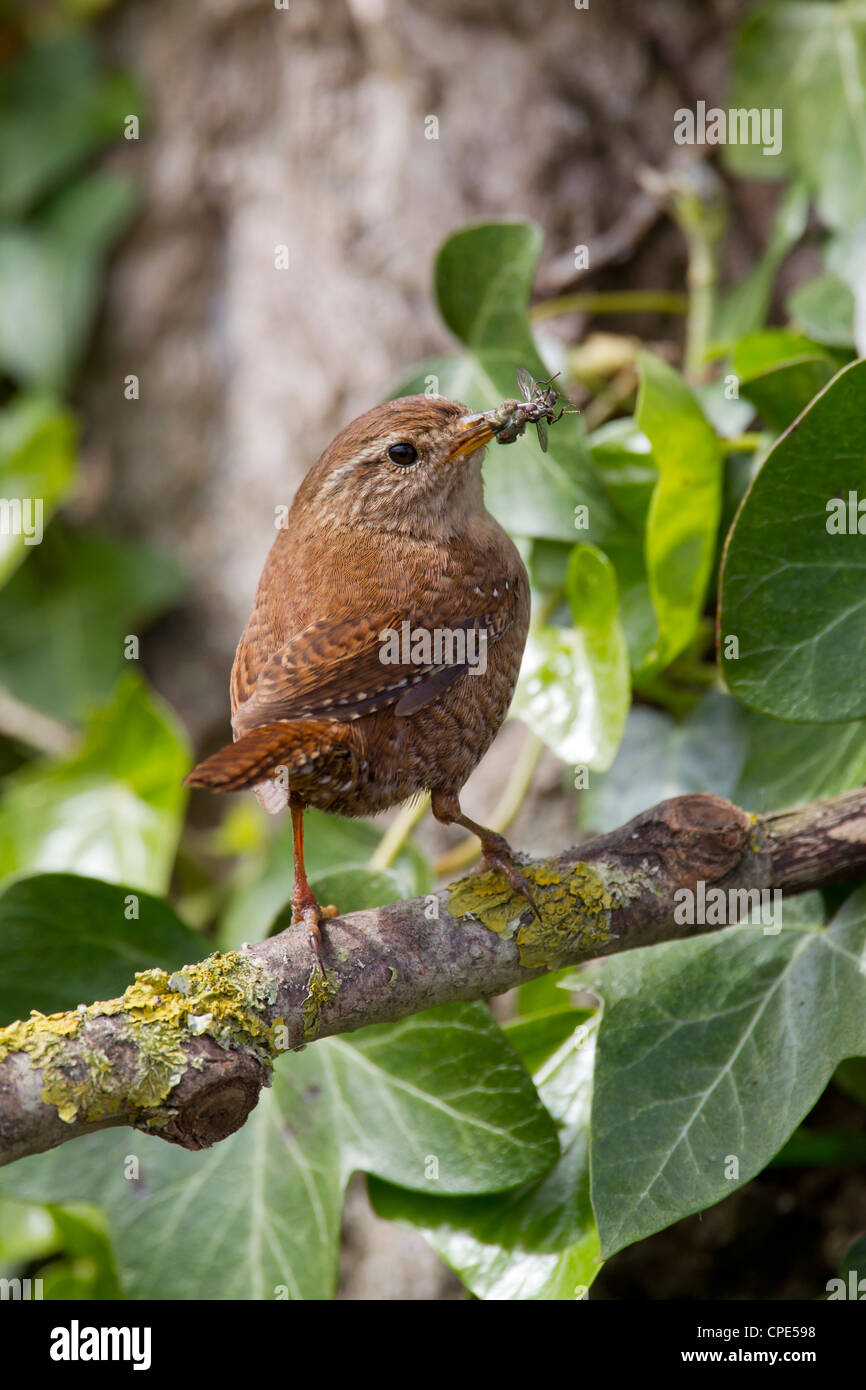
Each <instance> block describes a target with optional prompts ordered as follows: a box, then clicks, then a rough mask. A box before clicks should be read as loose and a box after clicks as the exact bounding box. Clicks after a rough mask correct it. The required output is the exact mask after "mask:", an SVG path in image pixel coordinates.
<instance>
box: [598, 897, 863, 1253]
mask: <svg viewBox="0 0 866 1390" xmlns="http://www.w3.org/2000/svg"><path fill="white" fill-rule="evenodd" d="M864 962H866V890H862V889H861V890H859V891H858V892H856V893H854V894H853V895H852V896H851V897H850V898H849V899H848V900H847V902H846V903H845V904H844V906H843V907H842V909H841V910H840V911H839V912H838V913H837V914H836V916H835V917H834V918H833V920H832V922H831V923H830V925H829V927H826V928H825V927H823V926H822V925H820V924H816V925H803V926H797V927H785V929H784V930H782V931H781V932H780V933H779V934H778V935H775V936H773V935H764V934H763V933H762V931H761V929H760V928H755V927H734V928H732V929H730V930H728V931H723V932H720V933H715V934H712V935H709V936H704V937H697V938H693V939H691V940H687V941H676V942H668V943H665V944H664V945H661V946H654V947H651V948H649V949H646V950H640V951H629V952H626V953H624V954H623V955H621V956H618V957H616V958H613V959H611V960H609V961H605V962H604V963H603V965H602V966H601V968H600V971H599V973H598V979H597V983H595V984H594V985H593V988H594V989H595V988H597V989H598V990H599V992H600V994H601V995H602V997H603V999H604V1014H603V1018H602V1024H601V1029H600V1033H599V1041H598V1057H597V1062H596V1072H595V1089H594V1097H593V1107H592V1199H593V1208H594V1210H595V1214H596V1219H597V1220H598V1225H599V1232H600V1235H601V1245H602V1253H603V1254H604V1255H606V1256H609V1255H611V1254H613V1253H614V1252H615V1251H616V1250H621V1249H622V1248H623V1247H624V1246H626V1245H630V1244H631V1243H632V1242H633V1241H636V1240H641V1239H643V1238H644V1237H645V1236H648V1235H651V1234H652V1233H653V1232H654V1231H658V1230H661V1229H662V1228H663V1227H665V1226H668V1225H670V1224H671V1223H672V1222H674V1221H678V1220H680V1219H681V1218H682V1217H683V1216H687V1215H689V1214H690V1213H692V1212H695V1211H701V1210H703V1209H704V1208H705V1207H708V1206H711V1205H712V1204H713V1203H715V1202H718V1201H721V1199H722V1198H723V1197H725V1196H727V1195H728V1194H729V1193H730V1192H732V1191H733V1190H734V1188H736V1187H739V1186H741V1185H742V1184H743V1183H745V1182H747V1181H748V1180H749V1179H750V1178H751V1177H753V1176H754V1175H755V1174H756V1173H758V1172H760V1171H761V1169H762V1168H764V1167H765V1166H766V1164H767V1163H769V1161H770V1160H771V1158H772V1157H773V1155H774V1154H775V1153H776V1152H777V1151H778V1150H779V1149H780V1148H781V1147H782V1145H783V1144H784V1143H785V1141H786V1140H787V1139H788V1138H789V1137H790V1135H791V1134H792V1133H793V1132H794V1130H795V1129H796V1128H797V1126H798V1125H799V1124H800V1122H801V1121H802V1119H803V1118H804V1116H805V1115H807V1114H808V1112H809V1111H810V1110H811V1108H812V1106H813V1105H814V1104H815V1102H816V1100H817V1099H818V1097H819V1095H820V1094H821V1092H822V1091H823V1090H824V1087H825V1086H826V1085H827V1083H828V1081H829V1080H830V1077H831V1076H832V1074H833V1071H834V1069H835V1067H836V1066H837V1065H838V1063H839V1062H841V1061H842V1059H843V1058H845V1057H850V1056H852V1055H857V1054H862V1053H863V1052H864V1051H866V1006H864V999H866V994H864V989H863V976H864ZM840 999H841V1000H845V1001H846V1003H845V1007H844V1008H840V1007H839V1000H840Z"/></svg>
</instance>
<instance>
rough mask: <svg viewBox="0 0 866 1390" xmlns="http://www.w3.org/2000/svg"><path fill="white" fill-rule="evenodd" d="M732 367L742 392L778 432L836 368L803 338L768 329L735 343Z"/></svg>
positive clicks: (775, 432) (779, 330)
mask: <svg viewBox="0 0 866 1390" xmlns="http://www.w3.org/2000/svg"><path fill="white" fill-rule="evenodd" d="M733 368H734V371H735V372H736V373H737V374H738V376H739V377H740V386H741V389H742V392H743V395H744V396H747V397H748V399H749V400H750V401H752V402H753V403H754V405H755V406H756V407H757V409H758V412H759V413H760V415H761V416H762V418H763V420H764V423H765V425H766V426H767V428H768V429H770V430H772V431H773V433H774V434H781V432H782V430H786V429H787V428H788V426H789V425H790V423H791V421H792V420H795V419H796V417H797V416H798V415H799V414H800V412H801V411H802V410H805V408H806V406H807V405H808V404H809V402H810V401H811V399H812V397H813V396H815V395H817V393H818V392H819V391H820V390H821V388H822V387H824V386H826V385H827V382H828V381H829V380H830V378H831V377H832V376H833V373H834V372H835V371H836V363H835V362H834V360H833V358H832V357H831V356H830V354H829V353H828V352H825V351H823V350H822V349H821V348H820V347H817V346H816V345H815V344H814V343H810V342H809V340H808V339H806V338H800V337H798V336H795V335H794V334H788V333H785V332H783V331H782V330H781V329H768V330H767V331H766V332H764V333H757V334H755V335H753V336H752V337H750V338H746V339H743V340H742V341H741V342H740V343H738V344H737V348H736V350H735V352H734V358H733Z"/></svg>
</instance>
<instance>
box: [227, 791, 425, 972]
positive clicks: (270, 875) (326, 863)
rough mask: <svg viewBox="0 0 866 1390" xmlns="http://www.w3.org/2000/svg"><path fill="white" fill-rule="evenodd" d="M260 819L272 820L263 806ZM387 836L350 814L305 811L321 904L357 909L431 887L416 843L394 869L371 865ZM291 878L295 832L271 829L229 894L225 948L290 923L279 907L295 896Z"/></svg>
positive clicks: (310, 864)
mask: <svg viewBox="0 0 866 1390" xmlns="http://www.w3.org/2000/svg"><path fill="white" fill-rule="evenodd" d="M257 820H259V821H260V822H265V821H267V823H268V827H269V828H271V826H272V822H271V818H270V817H269V816H268V817H266V816H265V814H264V812H260V813H258V815H257ZM381 838H382V836H381V830H379V829H377V828H376V827H375V826H372V825H368V824H367V823H366V822H365V821H361V820H356V821H350V820H346V819H344V818H343V817H341V816H329V815H326V814H325V813H324V812H323V811H316V810H308V811H306V812H305V814H304V857H305V862H306V867H307V878H308V879H309V883H310V887H311V888H312V890H313V892H314V893H315V894H316V896H317V898H318V899H319V901H320V902H321V903H335V904H336V906H337V907H338V908H339V909H340V910H341V911H342V912H355V911H360V909H361V908H366V907H382V906H383V905H384V904H385V903H393V902H400V901H402V899H404V898H417V897H420V896H421V895H422V894H423V893H429V892H430V890H431V888H432V886H433V877H432V874H431V872H430V867H429V864H428V863H427V860H426V859H425V858H424V856H423V855H422V854H421V853H420V852H419V851H418V850H416V849H415V848H414V847H413V846H412V845H406V846H404V847H403V849H402V850H401V851H400V853H399V855H398V856H397V858H396V860H395V861H394V863H393V864H392V865H391V866H390V867H389V868H388V869H384V870H373V869H371V868H370V862H369V861H370V856H371V854H372V853H373V851H374V850H375V849H376V847H377V845H378V844H379V841H380V839H381ZM292 879H293V863H292V844H291V836H290V834H289V832H288V831H287V830H285V829H282V830H278V831H277V833H276V834H275V835H272V836H271V838H270V840H269V841H268V842H267V843H266V848H265V851H264V853H263V854H262V853H260V854H259V855H257V856H253V855H250V854H246V855H245V856H244V861H243V864H242V868H241V877H240V881H239V882H237V883H236V884H235V887H234V889H233V891H232V893H231V894H230V896H229V899H228V903H227V905H226V908H225V910H224V913H223V916H222V920H221V923H220V931H219V942H220V948H221V950H233V949H235V948H236V947H238V946H240V945H241V944H242V943H243V942H244V941H260V940H262V939H263V938H264V937H265V936H268V935H270V934H271V933H272V932H273V931H276V930H279V929H281V927H282V926H285V925H287V924H286V923H285V921H284V920H282V918H281V916H280V914H281V911H282V909H283V908H284V907H285V905H286V903H287V902H288V899H289V897H290V895H291V891H292ZM278 924H279V925H278Z"/></svg>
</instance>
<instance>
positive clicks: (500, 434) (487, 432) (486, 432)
mask: <svg viewBox="0 0 866 1390" xmlns="http://www.w3.org/2000/svg"><path fill="white" fill-rule="evenodd" d="M553 380H554V378H553V377H551V379H550V381H544V382H537V381H535V380H534V379H533V378H532V377H531V376H530V374H529V372H528V371H527V370H526V368H525V367H518V368H517V384H518V386H519V387H520V394H521V396H522V397H523V400H522V401H511V400H509V401H503V402H502V404H501V405H497V406H495V407H494V408H493V409H492V410H484V411H481V412H480V413H479V414H477V415H464V416H463V418H462V420H460V421H458V428H462V429H463V430H465V435H464V436H463V437H462V438H461V439H460V442H459V443H458V444H457V446H456V448H455V449H453V450H452V452H451V453H450V454H449V455H448V458H449V459H453V458H457V457H458V456H459V455H460V454H468V453H471V452H472V451H473V450H475V449H480V448H482V447H483V446H484V445H485V444H488V443H489V442H490V440H491V439H495V440H496V441H497V443H498V444H513V443H514V441H515V440H516V439H519V438H520V436H521V435H522V434H523V433H524V431H525V429H526V426H527V425H534V426H535V428H536V430H537V431H538V442H539V444H540V445H541V448H542V450H544V451H545V452H546V450H547V426H548V425H555V424H556V422H557V420H561V419H562V417H563V415H573V414H576V411H575V410H574V409H573V408H568V407H567V405H566V406H561V407H560V409H559V411H558V412H557V409H556V405H557V402H558V400H559V398H560V397H559V392H558V391H557V390H556V388H555V387H554V386H553Z"/></svg>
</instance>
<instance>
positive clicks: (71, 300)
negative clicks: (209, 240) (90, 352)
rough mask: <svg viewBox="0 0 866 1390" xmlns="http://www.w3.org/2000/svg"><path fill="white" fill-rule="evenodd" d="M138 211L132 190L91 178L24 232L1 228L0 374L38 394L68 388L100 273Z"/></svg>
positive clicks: (118, 181)
mask: <svg viewBox="0 0 866 1390" xmlns="http://www.w3.org/2000/svg"><path fill="white" fill-rule="evenodd" d="M134 204H135V194H134V191H133V185H132V184H131V182H130V181H129V180H127V179H122V178H120V177H119V176H116V175H110V174H91V175H89V176H88V177H87V178H86V179H83V180H80V181H79V182H78V183H76V184H74V185H73V186H72V187H71V188H69V189H67V190H65V191H64V192H63V193H61V194H58V195H57V196H56V197H55V199H54V200H53V201H52V203H51V205H50V206H49V207H47V208H45V209H42V210H40V213H39V216H38V217H35V218H34V219H33V220H32V221H31V222H28V223H27V224H26V225H22V226H0V284H2V286H3V293H2V294H0V367H2V368H3V370H4V371H6V372H8V373H9V375H10V376H12V377H14V378H16V379H17V380H20V381H22V382H26V383H27V384H28V385H31V386H35V387H42V388H47V389H49V390H57V391H61V390H63V389H64V388H65V387H66V386H67V385H68V383H69V380H70V377H71V375H72V371H73V369H74V367H75V365H76V364H77V362H78V359H79V356H80V354H81V352H82V350H83V348H84V345H85V342H86V339H87V335H88V333H89V331H90V326H91V322H92V319H93V315H94V313H95V311H96V305H97V302H98V291H99V272H100V269H101V264H102V260H103V257H104V256H105V254H106V252H107V250H108V248H109V246H110V245H111V242H112V241H113V240H114V238H115V237H116V236H117V234H118V233H119V232H120V230H121V229H122V228H123V227H124V226H125V225H126V223H127V221H128V220H129V217H130V215H131V213H132V209H133V207H134Z"/></svg>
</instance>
